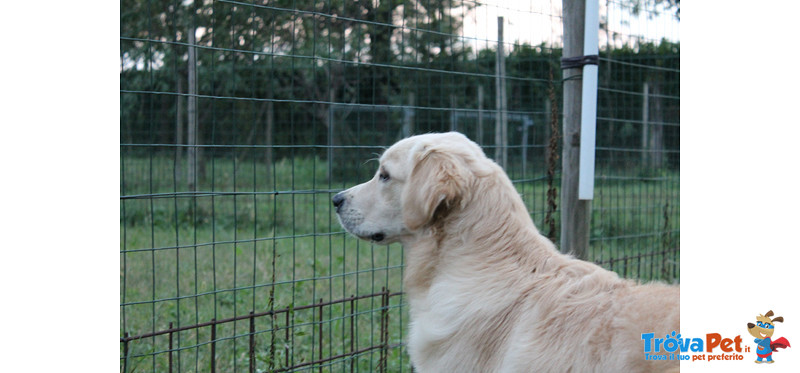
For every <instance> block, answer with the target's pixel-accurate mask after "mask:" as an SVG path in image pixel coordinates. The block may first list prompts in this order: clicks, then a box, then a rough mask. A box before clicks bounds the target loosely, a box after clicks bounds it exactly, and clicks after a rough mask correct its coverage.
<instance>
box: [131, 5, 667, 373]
mask: <svg viewBox="0 0 800 373" xmlns="http://www.w3.org/2000/svg"><path fill="white" fill-rule="evenodd" d="M120 9H121V12H120V109H121V112H120V371H123V372H142V371H152V372H165V371H169V372H173V371H176V372H185V371H211V372H215V371H220V372H237V371H242V372H244V371H247V372H295V371H319V372H339V371H341V372H373V371H381V372H384V371H390V372H403V371H411V370H412V368H411V366H410V362H409V359H408V356H407V354H406V352H405V346H404V340H405V334H404V333H405V325H406V324H407V322H408V315H407V305H406V301H405V299H404V296H403V289H402V276H403V266H404V263H403V249H402V247H401V246H399V245H390V246H380V245H371V244H367V243H364V242H360V241H358V240H357V239H355V238H352V237H350V236H348V235H347V234H346V233H345V232H344V231H343V229H342V228H341V227H340V226H339V225H338V223H337V221H336V217H335V211H334V209H333V208H332V205H331V202H330V201H331V197H332V196H333V195H334V194H335V193H337V192H339V191H341V190H343V189H346V188H348V187H350V186H353V185H356V184H358V183H361V182H363V181H365V180H367V179H369V178H370V177H371V176H372V174H373V173H374V171H375V168H376V162H375V161H374V160H375V159H376V157H377V156H378V155H379V154H380V153H381V152H382V151H383V150H384V149H385V148H386V147H388V146H390V145H391V144H393V143H394V142H395V141H397V140H399V139H400V138H402V137H405V136H408V135H412V134H420V133H426V132H442V131H450V130H456V131H460V132H462V133H464V134H466V135H467V136H468V137H470V138H471V139H473V140H474V141H476V142H477V143H479V144H480V145H481V146H482V147H483V148H484V150H485V151H486V154H487V155H489V156H490V157H492V158H495V159H496V160H498V162H503V166H504V168H505V169H506V171H507V173H508V175H509V176H510V177H511V179H512V181H513V182H514V184H515V186H516V187H517V188H518V190H519V192H520V194H521V196H522V197H523V199H524V201H525V203H526V205H527V207H528V209H529V211H530V213H531V217H532V218H533V220H534V222H535V223H536V225H537V227H539V229H540V230H541V231H542V232H543V233H544V234H546V235H548V236H549V237H550V238H551V239H553V240H554V241H555V242H558V239H559V237H558V235H559V209H558V206H559V201H558V193H557V191H558V189H559V187H560V174H561V163H560V161H559V154H560V153H559V152H560V150H561V149H560V143H561V141H562V136H563V134H562V133H561V127H560V125H561V124H560V123H561V114H560V113H561V109H560V103H561V101H562V97H561V95H562V91H561V84H562V81H561V69H560V58H561V50H562V46H561V37H562V34H563V32H562V26H561V23H562V10H561V9H562V6H561V2H560V1H546V0H542V1H537V0H530V1H503V2H499V1H498V2H473V1H438V0H430V1H405V0H371V1H360V2H351V1H342V0H327V1H303V0H295V1H288V0H274V1H229V0H194V1H187V0H173V1H169V0H122V1H121V2H120ZM600 16H601V17H600V18H601V30H600V34H599V35H600V46H601V48H600V49H601V50H600V64H599V79H600V81H599V87H600V88H599V92H598V118H597V155H596V179H595V198H594V201H593V206H592V217H591V228H590V246H591V247H590V249H589V251H588V258H586V259H587V260H590V261H594V262H596V263H598V264H599V265H601V266H604V267H605V268H608V269H610V270H613V271H616V272H617V273H619V274H620V275H621V276H624V277H630V278H637V279H641V280H643V281H649V280H660V281H668V282H677V281H678V280H679V277H680V271H679V254H680V224H679V221H680V219H679V217H680V198H679V196H680V195H679V180H680V173H679V168H680V151H679V148H680V146H679V145H680V144H679V141H680V138H679V132H680V120H679V111H680V95H679V92H680V86H679V81H680V79H679V77H680V38H679V32H678V25H679V18H678V17H679V2H673V1H657V0H653V1H636V0H620V1H603V2H601V3H600ZM498 17H503V21H502V25H503V31H502V33H501V32H500V31H499V30H498ZM500 35H502V38H501V36H500ZM498 52H500V53H498ZM500 55H502V57H500ZM498 61H502V62H501V63H500V64H498ZM501 66H502V69H500V67H501ZM498 87H501V88H498ZM501 92H505V94H506V98H503V97H502V95H500V94H499V93H501ZM498 118H505V120H506V121H507V122H505V123H507V124H506V128H507V134H505V135H501V134H500V132H499V131H497V130H496V124H497V123H498V121H499V120H500V119H498Z"/></svg>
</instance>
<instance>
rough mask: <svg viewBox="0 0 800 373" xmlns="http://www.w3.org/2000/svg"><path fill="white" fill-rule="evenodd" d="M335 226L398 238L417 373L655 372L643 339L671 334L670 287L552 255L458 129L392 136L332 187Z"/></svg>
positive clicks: (674, 291)
mask: <svg viewBox="0 0 800 373" xmlns="http://www.w3.org/2000/svg"><path fill="white" fill-rule="evenodd" d="M339 198H340V203H341V205H339V206H338V207H337V210H338V213H339V214H338V215H339V219H340V222H341V223H342V226H344V227H345V229H347V230H348V231H349V232H351V233H353V234H355V235H356V236H359V237H361V238H364V239H373V240H376V239H378V240H380V243H390V242H401V243H402V244H403V247H404V250H405V255H406V272H405V278H404V289H405V291H406V293H407V296H408V300H409V305H410V318H411V322H410V333H409V337H408V352H409V354H410V356H411V361H412V363H413V364H414V367H415V368H416V371H417V372H422V373H427V372H568V371H571V372H593V371H597V372H656V371H666V370H675V371H677V370H678V363H677V362H664V361H646V360H645V358H644V353H643V347H644V345H643V342H642V340H641V334H642V333H648V332H653V333H655V335H656V337H660V336H665V335H667V334H668V333H670V332H672V331H677V332H680V324H679V316H680V314H679V312H680V307H679V301H680V296H679V288H678V287H677V286H667V285H663V284H648V285H638V284H636V283H634V282H632V281H630V280H624V279H620V278H619V277H618V276H617V275H616V274H615V273H613V272H610V271H607V270H605V269H602V268H600V267H599V266H597V265H595V264H592V263H588V262H585V261H581V260H578V259H575V258H573V257H570V256H568V255H564V254H561V253H559V252H558V251H557V250H556V248H555V246H554V245H553V244H552V243H551V242H550V241H549V240H548V239H547V238H545V237H544V236H542V235H541V234H540V233H539V231H538V230H537V229H536V227H535V226H534V224H533V222H532V221H531V218H530V216H529V214H528V212H527V211H526V208H525V205H524V204H523V202H522V199H521V198H520V196H519V194H518V193H517V191H516V189H515V188H514V187H513V185H512V184H511V181H510V180H509V178H508V177H507V176H506V174H505V173H504V172H503V170H502V169H501V168H500V167H499V166H498V165H496V164H495V163H494V162H493V161H491V160H489V159H488V158H487V157H486V156H485V155H484V153H483V151H482V150H481V149H480V147H478V146H477V145H476V144H475V143H473V142H472V141H469V140H468V139H467V138H466V137H464V136H463V135H461V134H458V133H447V134H427V135H420V136H414V137H410V138H407V139H404V140H401V141H399V142H398V143H397V144H395V145H394V146H392V147H391V148H389V149H388V150H387V151H386V152H385V153H384V154H383V156H382V157H381V159H380V168H379V170H378V172H376V174H375V177H374V178H373V179H372V180H370V181H368V182H366V183H364V184H361V185H358V186H355V187H353V188H351V189H349V190H346V191H344V192H342V193H341V194H340V196H339Z"/></svg>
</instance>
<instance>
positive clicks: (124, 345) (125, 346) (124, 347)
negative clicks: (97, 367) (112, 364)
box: [122, 332, 129, 373]
mask: <svg viewBox="0 0 800 373" xmlns="http://www.w3.org/2000/svg"><path fill="white" fill-rule="evenodd" d="M128 335H129V334H128V333H127V332H126V333H125V339H124V342H123V343H122V354H123V355H125V363H124V364H123V365H124V367H123V372H125V373H128Z"/></svg>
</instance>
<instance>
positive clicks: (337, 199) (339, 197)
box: [333, 192, 345, 212]
mask: <svg viewBox="0 0 800 373" xmlns="http://www.w3.org/2000/svg"><path fill="white" fill-rule="evenodd" d="M344 200H345V198H344V192H341V193H336V195H335V196H333V207H336V212H339V208H341V207H342V205H344Z"/></svg>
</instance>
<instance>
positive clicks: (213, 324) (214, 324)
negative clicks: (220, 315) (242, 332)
mask: <svg viewBox="0 0 800 373" xmlns="http://www.w3.org/2000/svg"><path fill="white" fill-rule="evenodd" d="M216 360H217V319H211V373H216V371H217V364H216Z"/></svg>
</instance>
